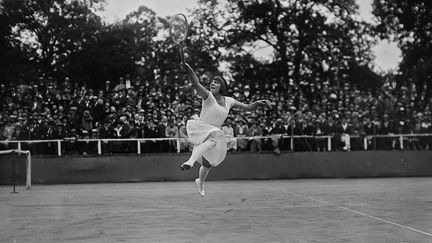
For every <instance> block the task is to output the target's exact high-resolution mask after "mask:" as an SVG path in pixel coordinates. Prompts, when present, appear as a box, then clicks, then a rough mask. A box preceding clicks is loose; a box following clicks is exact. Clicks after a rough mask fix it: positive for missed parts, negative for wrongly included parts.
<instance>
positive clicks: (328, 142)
mask: <svg viewBox="0 0 432 243" xmlns="http://www.w3.org/2000/svg"><path fill="white" fill-rule="evenodd" d="M349 137H350V138H349V139H363V142H362V143H363V145H362V147H363V149H364V150H368V147H369V143H370V142H371V141H372V140H376V139H377V138H394V139H393V140H395V141H396V140H397V141H398V144H399V149H401V150H403V149H404V144H405V143H406V141H405V140H407V139H410V138H418V137H431V141H432V133H426V134H394V135H367V136H359V135H350V136H349ZM234 139H236V140H237V141H238V140H243V139H245V140H249V141H250V140H256V139H279V140H280V139H289V149H290V150H291V151H294V147H295V140H296V139H304V142H306V143H308V142H310V141H309V140H310V139H315V140H326V147H327V151H332V148H333V146H332V140H334V139H335V136H310V135H293V136H288V135H282V134H277V135H270V136H253V137H235V138H234ZM71 141H74V142H96V143H97V154H99V155H100V154H102V143H108V142H135V143H136V152H137V154H141V152H142V150H141V144H142V143H145V142H148V141H151V142H158V141H176V150H177V151H176V152H177V153H180V152H181V150H180V149H181V148H180V143H181V142H183V141H187V139H186V138H120V139H118V138H117V139H116V138H106V139H105V138H104V139H75V138H64V139H50V140H3V141H0V144H3V145H6V146H8V145H9V144H17V147H16V149H17V150H22V145H23V144H29V145H31V144H40V143H56V146H57V155H58V156H62V143H68V142H71ZM429 143H431V142H429ZM308 146H309V144H308ZM374 146H375V148H374V149H375V150H376V141H375V142H374ZM431 146H432V144H431ZM431 149H432V147H431Z"/></svg>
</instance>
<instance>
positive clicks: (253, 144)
mask: <svg viewBox="0 0 432 243" xmlns="http://www.w3.org/2000/svg"><path fill="white" fill-rule="evenodd" d="M247 136H248V137H259V136H262V129H261V128H260V127H259V126H258V122H257V121H256V120H255V119H253V120H252V121H251V125H250V128H249V129H248V133H247ZM261 140H262V138H249V147H250V151H251V152H256V151H258V152H259V153H261V151H262V142H261Z"/></svg>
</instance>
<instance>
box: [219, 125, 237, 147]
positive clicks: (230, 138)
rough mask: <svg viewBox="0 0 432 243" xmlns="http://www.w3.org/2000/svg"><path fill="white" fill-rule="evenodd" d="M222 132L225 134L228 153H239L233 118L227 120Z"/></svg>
mask: <svg viewBox="0 0 432 243" xmlns="http://www.w3.org/2000/svg"><path fill="white" fill-rule="evenodd" d="M222 131H223V132H224V133H225V137H226V141H227V148H228V151H230V150H232V151H237V140H236V138H235V137H236V136H235V133H234V127H233V125H232V118H231V117H227V119H226V120H225V124H224V126H222Z"/></svg>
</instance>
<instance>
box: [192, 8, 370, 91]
mask: <svg viewBox="0 0 432 243" xmlns="http://www.w3.org/2000/svg"><path fill="white" fill-rule="evenodd" d="M357 14H358V6H357V5H356V3H355V1H354V0H350V1H343V0H333V1H324V0H315V1H306V0H290V1H279V0H263V1H231V0H229V1H211V2H210V1H200V4H199V7H198V9H197V10H196V11H195V12H194V18H195V19H197V21H195V22H194V23H196V24H197V25H198V26H199V27H198V29H199V30H200V32H199V38H200V40H201V41H202V42H206V43H207V44H206V45H207V46H209V47H212V49H211V50H212V51H213V52H214V53H215V55H219V56H222V57H224V58H225V59H226V60H227V61H228V62H230V60H234V59H233V58H235V59H236V60H238V59H239V56H245V57H246V58H248V57H247V56H248V55H250V54H251V52H250V50H254V49H255V48H256V47H257V45H262V44H266V45H268V46H269V47H271V48H272V49H273V51H274V57H275V59H274V60H273V61H271V64H272V68H274V70H275V72H273V75H270V76H267V78H266V80H261V81H273V80H279V82H281V86H284V87H286V86H288V85H289V84H291V83H292V84H293V85H295V86H297V87H300V89H301V90H303V91H304V92H307V89H303V86H306V84H307V83H310V82H316V81H319V82H320V81H325V80H329V81H331V82H334V84H339V83H340V82H342V81H343V82H344V81H348V80H350V77H349V74H350V73H351V72H350V67H352V66H353V65H352V63H356V64H357V65H360V66H365V67H368V64H369V63H370V62H371V58H372V55H371V52H370V47H371V44H372V43H373V42H374V38H373V37H372V36H371V32H370V26H369V25H368V24H367V23H364V22H362V21H359V20H357V18H356V15H357ZM245 65H249V64H247V63H245ZM254 65H256V64H254ZM258 65H259V64H258ZM263 65H264V66H265V65H267V64H265V63H264V64H263ZM245 68H247V67H246V66H245ZM256 68H258V69H260V68H263V66H258V67H256Z"/></svg>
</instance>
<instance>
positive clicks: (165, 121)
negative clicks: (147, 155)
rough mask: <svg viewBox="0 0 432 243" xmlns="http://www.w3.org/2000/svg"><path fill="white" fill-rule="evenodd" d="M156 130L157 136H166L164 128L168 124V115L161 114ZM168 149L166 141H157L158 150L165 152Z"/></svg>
mask: <svg viewBox="0 0 432 243" xmlns="http://www.w3.org/2000/svg"><path fill="white" fill-rule="evenodd" d="M156 126H157V130H158V131H159V138H166V128H167V126H168V117H167V116H166V115H162V118H161V121H160V122H159V123H157V125H156ZM168 150H169V144H168V141H166V140H163V141H158V150H157V151H158V152H159V153H160V152H167V151H168Z"/></svg>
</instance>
